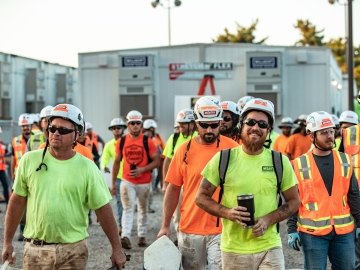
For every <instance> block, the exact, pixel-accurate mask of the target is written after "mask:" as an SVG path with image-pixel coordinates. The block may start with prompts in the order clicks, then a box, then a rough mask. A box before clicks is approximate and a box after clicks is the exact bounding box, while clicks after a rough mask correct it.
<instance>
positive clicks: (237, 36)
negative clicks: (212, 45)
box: [213, 19, 267, 44]
mask: <svg viewBox="0 0 360 270" xmlns="http://www.w3.org/2000/svg"><path fill="white" fill-rule="evenodd" d="M258 23H259V20H258V19H256V21H255V22H254V23H252V24H251V25H250V26H249V27H248V28H246V27H243V26H241V25H240V24H239V23H236V33H234V34H233V33H230V31H229V29H228V28H225V29H224V32H225V33H224V34H220V35H218V36H217V37H216V38H215V39H213V42H216V43H220V42H231V43H254V44H263V43H264V42H265V41H266V40H267V37H266V38H263V39H261V40H260V41H257V42H255V35H254V32H255V31H256V27H257V24H258Z"/></svg>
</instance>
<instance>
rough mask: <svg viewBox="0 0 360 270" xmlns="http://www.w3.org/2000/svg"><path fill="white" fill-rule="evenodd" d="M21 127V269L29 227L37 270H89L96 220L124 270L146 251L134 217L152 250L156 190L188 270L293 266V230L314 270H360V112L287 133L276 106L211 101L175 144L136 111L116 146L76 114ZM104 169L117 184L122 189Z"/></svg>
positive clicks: (62, 107) (58, 110)
mask: <svg viewBox="0 0 360 270" xmlns="http://www.w3.org/2000/svg"><path fill="white" fill-rule="evenodd" d="M18 124H19V126H20V127H21V134H20V135H18V136H16V137H14V138H13V140H12V142H11V147H10V149H9V148H8V147H6V145H4V144H3V143H1V144H0V146H1V147H0V180H1V183H2V185H3V190H4V192H3V193H4V194H3V197H4V200H5V203H6V205H7V210H6V217H5V230H4V243H3V251H2V259H3V261H5V260H8V261H9V262H10V263H14V260H15V258H14V257H13V255H12V254H13V251H14V248H13V245H12V241H13V238H14V236H15V234H16V230H17V228H19V237H18V240H20V241H24V243H25V251H24V260H23V268H24V269H45V268H46V269H85V268H86V263H87V254H88V252H87V246H86V242H85V239H86V238H87V237H88V232H87V228H88V226H89V225H90V224H91V223H92V220H91V215H90V213H91V212H90V211H95V214H96V216H97V220H98V222H99V223H100V225H101V227H102V229H103V230H104V232H105V234H106V236H107V238H108V239H109V242H110V244H111V247H112V254H111V261H112V264H113V265H114V266H117V267H119V269H121V268H122V267H123V266H124V264H125V262H126V254H125V252H124V249H125V250H131V249H132V245H133V244H134V239H133V238H134V237H133V236H132V228H133V221H134V215H135V212H137V222H136V223H137V224H136V228H137V241H136V243H137V245H138V246H139V247H146V246H148V245H149V244H150V243H148V242H147V234H148V233H147V228H148V213H151V212H152V211H153V210H152V209H151V202H152V192H154V191H157V190H160V189H161V190H162V191H163V192H164V199H163V214H162V224H161V228H159V232H158V235H157V237H162V236H163V235H166V236H168V237H170V236H171V227H172V222H173V226H174V228H175V234H176V238H177V240H176V245H177V246H178V249H179V251H180V253H181V267H182V269H185V270H186V269H196V270H197V269H285V262H284V255H283V250H282V248H283V247H282V244H281V238H280V234H279V223H280V222H281V221H283V220H287V225H288V246H289V247H290V248H293V249H295V250H298V251H300V250H301V251H302V254H303V256H304V266H305V269H326V267H327V260H329V261H330V263H331V265H332V268H333V269H360V240H359V241H358V236H359V233H360V229H359V228H360V193H359V183H358V182H359V181H360V179H359V177H360V172H359V170H360V124H359V121H358V116H357V114H356V113H355V112H352V111H345V112H343V113H342V114H341V115H340V117H339V118H338V117H337V116H336V115H331V114H329V113H327V112H323V111H316V112H312V113H310V114H309V115H305V114H302V115H300V116H299V117H298V118H297V119H296V120H295V121H293V119H291V118H290V117H284V118H283V119H282V120H281V122H280V124H279V125H278V128H279V129H280V130H281V134H278V133H276V132H275V131H274V125H275V112H274V105H273V104H272V102H271V101H269V100H264V99H261V98H253V97H251V96H245V97H242V98H240V99H239V100H238V101H237V102H234V101H219V100H218V99H216V98H215V97H212V96H203V97H201V98H199V99H198V100H197V102H196V103H195V106H194V108H185V109H182V110H181V111H179V112H178V113H177V116H176V119H175V123H174V132H173V133H172V134H171V135H170V136H169V138H168V139H167V140H166V141H164V140H163V138H162V137H161V136H160V135H159V134H158V133H157V132H156V129H157V122H156V121H155V120H154V119H143V115H142V114H141V113H140V112H139V111H137V110H132V111H130V112H128V114H127V115H126V119H125V120H124V119H122V118H114V119H112V120H111V121H110V125H109V131H110V132H111V133H112V135H113V138H112V139H111V140H110V141H109V142H107V143H105V142H104V140H103V139H102V138H101V136H99V134H97V133H96V132H95V131H94V130H93V126H92V124H91V123H90V122H85V121H84V116H83V114H82V112H81V110H80V109H79V108H77V107H75V106H73V105H71V104H58V105H56V106H54V107H53V106H46V107H44V108H43V109H42V110H41V112H40V114H39V115H35V114H22V115H20V117H19V122H18ZM279 153H281V154H279ZM6 155H10V156H11V169H10V181H8V180H7V173H6V162H5V156H6ZM101 171H103V172H105V173H111V187H109V188H108V187H107V185H106V183H105V181H104V177H103V175H102V173H101ZM10 187H11V191H10ZM10 194H11V195H10ZM239 195H247V196H248V195H251V196H248V197H251V198H252V207H250V208H249V207H245V206H241V205H240V202H239V199H238V197H239ZM112 196H115V198H116V206H117V209H116V210H117V211H116V214H115V216H116V218H115V217H114V215H113V214H112V211H111V206H110V204H109V203H110V200H111V199H112ZM282 200H283V202H282ZM251 208H253V209H255V210H254V211H253V212H252V211H251ZM249 222H252V223H249ZM249 224H250V225H249ZM39 258H41V259H39ZM165 259H166V258H165ZM44 267H45V268H44ZM179 267H180V266H179Z"/></svg>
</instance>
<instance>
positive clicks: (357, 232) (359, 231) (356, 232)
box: [355, 228, 360, 240]
mask: <svg viewBox="0 0 360 270" xmlns="http://www.w3.org/2000/svg"><path fill="white" fill-rule="evenodd" d="M359 236H360V228H356V231H355V239H356V240H359Z"/></svg>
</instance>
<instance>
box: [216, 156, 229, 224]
mask: <svg viewBox="0 0 360 270" xmlns="http://www.w3.org/2000/svg"><path fill="white" fill-rule="evenodd" d="M230 151H231V149H224V150H221V151H220V160H219V177H220V192H219V198H218V203H221V199H222V195H223V193H224V183H225V176H226V172H227V169H228V166H229V160H230ZM219 221H220V218H219V217H218V218H217V219H216V227H219Z"/></svg>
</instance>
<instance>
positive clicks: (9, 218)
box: [4, 193, 26, 245]
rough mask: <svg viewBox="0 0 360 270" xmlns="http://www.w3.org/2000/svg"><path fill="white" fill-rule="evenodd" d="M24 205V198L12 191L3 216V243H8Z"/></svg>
mask: <svg viewBox="0 0 360 270" xmlns="http://www.w3.org/2000/svg"><path fill="white" fill-rule="evenodd" d="M25 206H26V198H25V197H21V196H18V195H16V194H15V193H13V194H12V195H11V197H10V200H9V205H8V209H7V211H6V217H5V229H4V245H6V244H10V243H11V242H12V239H13V237H14V235H15V232H16V229H17V226H18V225H19V223H20V220H21V218H22V215H23V213H24V210H25Z"/></svg>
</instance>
